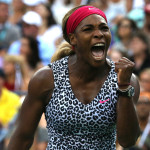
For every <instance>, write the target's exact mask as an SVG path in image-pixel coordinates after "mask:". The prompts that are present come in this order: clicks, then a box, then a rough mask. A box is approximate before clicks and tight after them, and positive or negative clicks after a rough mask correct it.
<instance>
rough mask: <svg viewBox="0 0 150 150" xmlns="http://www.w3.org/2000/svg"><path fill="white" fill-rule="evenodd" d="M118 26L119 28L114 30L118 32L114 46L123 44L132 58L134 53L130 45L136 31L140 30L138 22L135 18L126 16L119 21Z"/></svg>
mask: <svg viewBox="0 0 150 150" xmlns="http://www.w3.org/2000/svg"><path fill="white" fill-rule="evenodd" d="M116 27H117V28H116V29H113V30H114V31H112V32H114V33H115V32H116V35H115V36H114V44H113V46H122V47H123V49H124V51H125V53H126V54H127V56H128V58H130V57H132V55H133V54H132V52H131V51H130V47H129V45H130V41H131V39H132V37H133V35H134V34H135V33H136V31H138V28H137V26H136V23H135V22H134V21H133V20H131V19H129V18H126V17H124V18H122V19H121V20H120V21H119V23H118V24H117V26H116ZM115 30H116V31H115Z"/></svg>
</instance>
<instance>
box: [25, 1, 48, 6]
mask: <svg viewBox="0 0 150 150" xmlns="http://www.w3.org/2000/svg"><path fill="white" fill-rule="evenodd" d="M22 1H23V3H24V4H25V5H27V6H36V5H39V4H40V3H43V2H45V1H46V0H22Z"/></svg>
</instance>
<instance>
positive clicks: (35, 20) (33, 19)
mask: <svg viewBox="0 0 150 150" xmlns="http://www.w3.org/2000/svg"><path fill="white" fill-rule="evenodd" d="M22 20H23V21H24V22H25V23H27V24H30V25H36V26H38V27H39V26H41V24H42V18H41V16H40V15H39V14H38V13H36V12H34V11H28V12H27V13H25V14H24V15H23V16H22Z"/></svg>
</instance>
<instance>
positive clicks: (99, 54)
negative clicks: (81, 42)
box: [92, 50, 103, 57]
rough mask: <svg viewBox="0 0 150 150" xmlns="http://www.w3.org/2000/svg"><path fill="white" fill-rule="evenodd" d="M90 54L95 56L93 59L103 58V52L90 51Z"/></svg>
mask: <svg viewBox="0 0 150 150" xmlns="http://www.w3.org/2000/svg"><path fill="white" fill-rule="evenodd" d="M92 54H93V56H95V57H102V56H103V51H102V50H101V51H96V50H95V51H94V50H93V51H92Z"/></svg>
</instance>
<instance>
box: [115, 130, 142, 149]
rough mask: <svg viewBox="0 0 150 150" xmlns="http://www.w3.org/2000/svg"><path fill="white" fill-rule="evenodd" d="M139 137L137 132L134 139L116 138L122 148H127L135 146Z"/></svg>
mask: <svg viewBox="0 0 150 150" xmlns="http://www.w3.org/2000/svg"><path fill="white" fill-rule="evenodd" d="M139 135H140V132H138V133H137V135H136V136H134V137H124V138H118V142H119V144H120V145H121V146H122V147H123V148H129V147H131V146H133V145H135V143H136V141H137V139H138V137H139Z"/></svg>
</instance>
